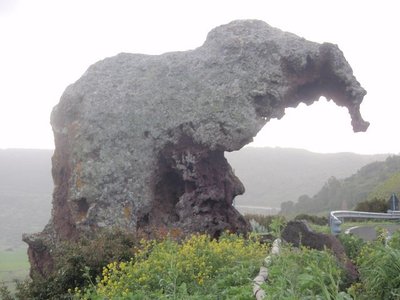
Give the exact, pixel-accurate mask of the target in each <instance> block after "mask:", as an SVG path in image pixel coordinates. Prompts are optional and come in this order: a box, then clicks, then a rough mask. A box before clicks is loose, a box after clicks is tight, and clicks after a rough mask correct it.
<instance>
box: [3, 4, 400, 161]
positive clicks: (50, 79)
mask: <svg viewBox="0 0 400 300" xmlns="http://www.w3.org/2000/svg"><path fill="white" fill-rule="evenodd" d="M398 7H399V2H398V1H396V0H393V1H390V0H381V1H368V0H364V1H357V0H352V1H350V0H343V1H342V0H331V1H324V0H315V1H311V0H310V1H308V0H303V1H300V0H293V1H289V0H280V1H278V0H262V1H257V0H244V1H239V0H237V1H235V0H200V1H190V0H186V1H185V0H182V1H179V0H159V1H156V0H146V1H144V0H140V1H135V0H130V1H129V0H126V1H124V0H109V1H105V0H104V1H103V0H35V1H32V0H0V148H54V143H53V134H52V131H51V127H50V124H49V118H50V112H51V109H52V107H53V106H54V105H56V104H57V103H58V101H59V99H60V96H61V94H62V93H63V91H64V89H65V88H66V86H67V85H69V84H71V83H73V82H74V81H76V80H77V79H78V78H79V77H80V76H81V75H82V74H83V73H84V72H85V70H86V69H87V68H88V67H89V66H90V65H91V64H93V63H95V62H96V61H98V60H100V59H103V58H105V57H109V56H113V55H116V54H118V53H120V52H131V53H146V54H160V53H164V52H168V51H177V50H187V49H193V48H196V47H198V46H200V45H201V44H202V43H203V42H204V40H205V38H206V35H207V33H208V32H209V31H210V30H211V29H212V28H214V27H216V26H218V25H221V24H225V23H228V22H230V21H232V20H235V19H260V20H263V21H265V22H267V23H269V24H270V25H272V26H275V27H278V28H280V29H282V30H285V31H290V32H293V33H295V34H297V35H299V36H302V37H304V38H306V39H309V40H311V41H316V42H331V43H335V44H338V45H339V47H340V48H341V50H342V51H343V52H344V54H345V57H346V58H347V60H348V61H349V63H350V65H351V66H352V68H353V71H354V74H355V76H356V77H357V79H358V80H359V81H360V83H361V84H362V86H363V87H364V88H365V89H366V90H367V91H368V94H367V96H366V97H365V98H364V102H363V104H362V106H361V113H362V115H363V116H364V119H366V120H368V121H370V122H371V125H370V128H369V130H368V132H367V133H357V134H355V133H353V132H352V129H351V126H350V117H349V116H348V114H347V111H346V109H344V108H339V107H337V106H335V105H334V104H333V103H332V102H327V101H326V100H321V101H319V102H317V103H315V104H313V105H311V106H305V105H300V106H299V107H297V108H296V109H287V110H286V116H285V117H283V118H282V119H281V120H279V121H278V120H273V121H271V122H270V123H268V124H267V125H266V126H265V127H264V129H263V130H262V131H261V132H260V133H259V134H258V135H257V137H256V138H255V142H254V143H253V145H256V146H279V147H296V148H304V149H309V150H311V151H316V152H342V151H346V152H357V153H395V154H398V153H400V138H399V137H398V135H397V134H398V129H399V127H400V126H399V106H400V104H399V100H398V97H399V96H398V95H397V94H396V90H397V88H398V86H399V85H400V82H399V76H398V72H399V70H400V62H399V55H400V40H399V39H400V33H399V31H400V10H399V8H398Z"/></svg>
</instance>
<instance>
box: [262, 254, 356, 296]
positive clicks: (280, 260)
mask: <svg viewBox="0 0 400 300" xmlns="http://www.w3.org/2000/svg"><path fill="white" fill-rule="evenodd" d="M268 273H269V277H268V283H267V284H265V285H264V287H263V288H264V290H265V292H266V298H265V299H266V300H267V299H270V300H276V299H293V300H294V299H336V300H339V299H343V300H344V299H352V298H351V297H350V296H349V295H348V294H347V293H345V292H343V291H340V285H341V283H342V278H343V275H344V273H343V270H342V268H341V267H340V266H339V264H338V262H337V260H336V258H335V257H334V256H333V255H331V253H330V252H328V251H318V250H313V249H307V248H301V249H293V248H290V247H284V248H283V249H282V250H281V254H280V255H279V256H276V257H274V259H273V260H272V263H271V265H270V266H269V267H268Z"/></svg>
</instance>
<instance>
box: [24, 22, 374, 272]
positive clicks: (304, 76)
mask: <svg viewBox="0 0 400 300" xmlns="http://www.w3.org/2000/svg"><path fill="white" fill-rule="evenodd" d="M365 94H366V92H365V90H364V89H363V88H362V87H361V86H360V84H359V83H358V81H357V80H356V78H355V77H354V76H353V72H352V69H351V67H350V66H349V64H348V63H347V61H346V59H345V58H344V56H343V54H342V52H341V51H340V50H339V48H338V47H337V46H336V45H333V44H329V43H324V44H318V43H314V42H310V41H307V40H305V39H303V38H300V37H298V36H296V35H294V34H291V33H287V32H283V31H281V30H279V29H277V28H273V27H271V26H269V25H268V24H266V23H265V22H262V21H257V20H241V21H234V22H231V23H229V24H227V25H223V26H220V27H217V28H215V29H213V30H212V31H211V32H210V33H209V34H208V36H207V39H206V41H205V43H204V44H203V45H202V46H201V47H199V48H197V49H194V50H191V51H185V52H172V53H166V54H162V55H142V54H128V53H121V54H118V55H116V56H114V57H110V58H106V59H104V60H102V61H99V62H97V63H96V64H94V65H92V66H91V67H90V68H89V69H88V70H87V71H86V73H85V74H84V75H83V76H82V77H81V78H80V79H79V80H78V81H77V82H75V83H74V84H72V85H70V86H68V87H67V89H66V90H65V92H64V94H63V95H62V97H61V100H60V102H59V104H58V105H57V106H56V107H55V108H54V110H53V112H52V116H51V124H52V126H53V131H54V137H55V145H56V149H55V152H54V156H53V170H52V173H53V179H54V183H55V188H54V194H53V211H52V218H51V220H50V222H49V224H48V225H47V226H46V228H45V230H44V231H43V232H42V233H40V234H36V235H35V236H34V237H35V241H36V240H38V239H42V240H43V241H44V244H46V245H48V247H53V246H56V245H57V243H58V241H62V240H66V239H73V238H77V237H79V235H80V234H82V233H84V232H88V231H89V232H90V231H95V230H96V229H98V228H103V227H119V228H124V229H126V230H130V231H135V230H137V229H139V228H140V229H142V230H151V228H152V227H154V226H166V227H172V228H180V229H181V230H183V231H184V232H188V233H189V232H207V233H209V234H211V235H212V236H218V235H219V234H220V233H221V232H222V231H224V230H230V231H235V232H247V231H248V230H249V229H250V227H249V224H248V222H247V221H245V219H244V218H243V217H242V216H241V215H240V214H239V213H238V212H237V211H236V210H235V208H234V207H233V206H232V201H233V199H234V197H235V196H236V195H239V194H242V193H243V192H244V187H243V185H242V184H241V182H240V181H239V179H238V178H237V177H236V176H235V175H234V172H233V171H232V168H231V167H230V166H229V164H228V162H227V161H226V159H225V158H224V151H234V150H239V149H240V148H242V147H243V146H244V145H246V144H248V143H249V142H251V141H252V139H253V137H254V136H255V135H256V134H257V132H258V131H259V130H260V129H261V128H262V127H263V126H264V125H265V124H266V123H267V122H268V121H269V120H270V119H271V118H281V117H282V116H283V115H284V112H285V108H287V107H296V106H297V105H298V104H299V103H300V102H304V103H307V104H311V103H313V102H314V101H316V100H318V99H319V98H320V96H325V97H326V98H327V99H328V100H329V99H333V101H334V102H335V103H336V104H337V105H339V106H346V107H347V108H348V110H349V113H350V116H351V118H352V125H353V129H354V131H365V130H366V129H367V127H368V123H367V122H365V121H364V120H363V119H362V117H361V114H360V111H359V108H360V104H361V102H362V100H363V97H364V95H365ZM25 241H27V243H28V244H31V241H32V238H30V237H29V236H26V237H25ZM30 252H31V253H34V252H35V248H34V247H31V249H30ZM35 255H36V256H35V257H36V260H38V255H39V254H35ZM31 256H32V257H33V256H34V254H32V255H31ZM46 259H47V258H46ZM31 260H32V259H31ZM36 265H41V264H38V263H36ZM39 271H40V270H39Z"/></svg>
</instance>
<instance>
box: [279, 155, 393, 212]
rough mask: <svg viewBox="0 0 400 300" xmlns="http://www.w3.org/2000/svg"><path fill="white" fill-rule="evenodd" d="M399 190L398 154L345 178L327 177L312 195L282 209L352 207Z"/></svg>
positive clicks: (335, 208)
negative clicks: (320, 187) (319, 188)
mask: <svg viewBox="0 0 400 300" xmlns="http://www.w3.org/2000/svg"><path fill="white" fill-rule="evenodd" d="M392 193H397V194H399V193H400V156H389V157H388V158H387V159H386V160H385V161H380V162H373V163H370V164H368V165H366V166H364V167H362V168H361V169H360V170H359V171H358V172H357V173H355V174H354V175H352V176H350V177H347V178H345V179H337V178H335V177H331V178H329V179H328V180H327V181H326V183H325V184H324V186H323V187H322V189H321V190H320V191H319V192H318V193H316V194H315V195H314V196H313V197H310V196H308V195H303V196H301V197H300V198H299V199H298V201H297V202H295V203H293V202H285V203H283V204H282V213H284V214H292V213H296V214H299V213H312V214H315V213H321V212H327V211H329V210H338V209H353V208H354V207H355V206H356V204H357V203H359V202H361V201H365V200H372V199H374V198H378V199H379V198H380V199H387V200H389V198H390V195H391V194H392Z"/></svg>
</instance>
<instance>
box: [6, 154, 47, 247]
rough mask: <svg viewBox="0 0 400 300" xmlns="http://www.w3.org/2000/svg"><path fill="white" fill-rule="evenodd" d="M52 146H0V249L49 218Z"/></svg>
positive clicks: (39, 227)
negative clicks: (37, 147)
mask: <svg viewBox="0 0 400 300" xmlns="http://www.w3.org/2000/svg"><path fill="white" fill-rule="evenodd" d="M52 153H53V151H52V150H21V149H18V150H17V149H10V150H0V250H1V249H3V248H7V247H18V246H21V245H23V244H22V241H21V235H22V233H23V232H37V231H41V230H42V229H43V226H44V225H45V224H46V223H47V221H48V220H49V219H50V211H51V194H52V191H53V181H52V178H51V156H52Z"/></svg>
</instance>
